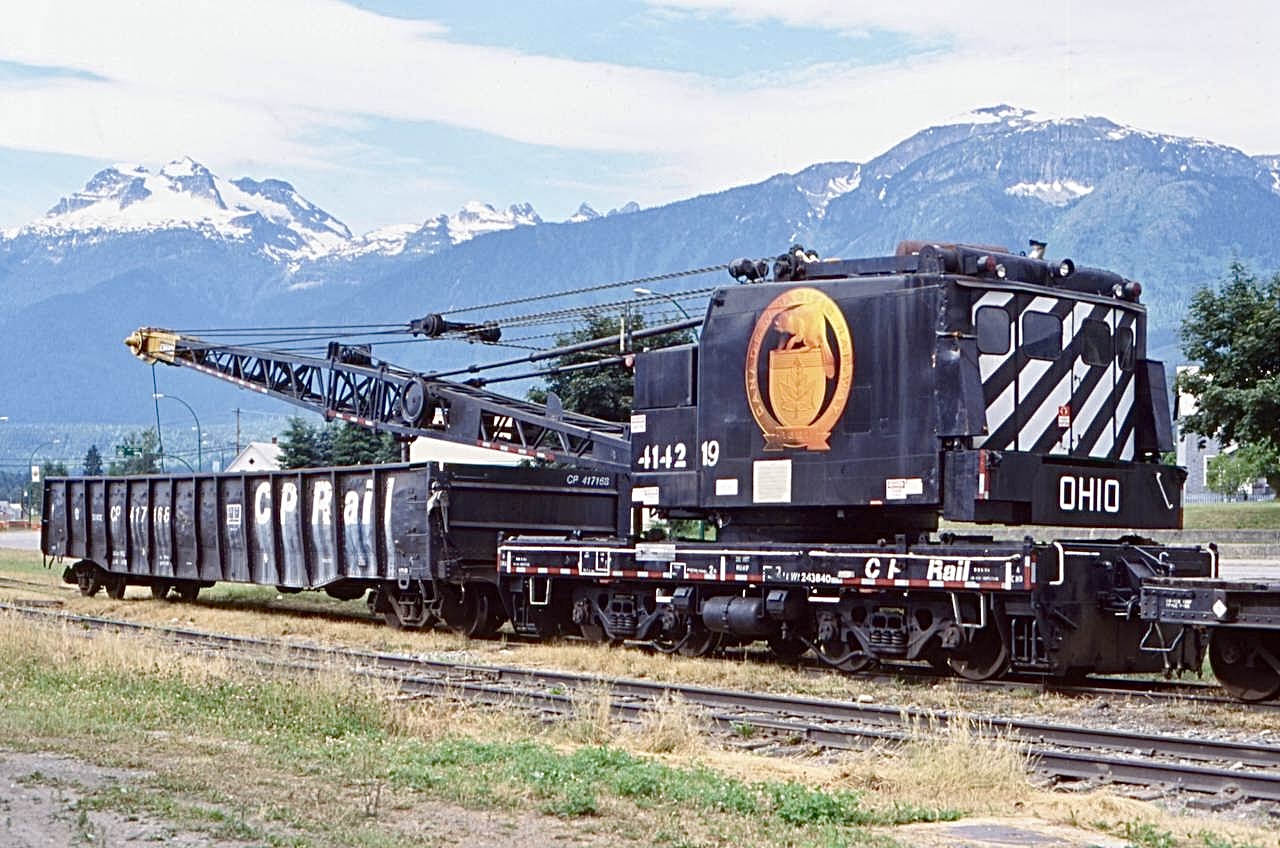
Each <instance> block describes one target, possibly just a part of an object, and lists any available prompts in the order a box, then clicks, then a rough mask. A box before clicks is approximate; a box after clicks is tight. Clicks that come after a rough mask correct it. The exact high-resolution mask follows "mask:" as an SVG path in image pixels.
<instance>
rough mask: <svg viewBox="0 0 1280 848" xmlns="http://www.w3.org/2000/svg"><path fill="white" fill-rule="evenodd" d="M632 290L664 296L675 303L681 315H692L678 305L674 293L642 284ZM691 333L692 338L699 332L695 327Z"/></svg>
mask: <svg viewBox="0 0 1280 848" xmlns="http://www.w3.org/2000/svg"><path fill="white" fill-rule="evenodd" d="M632 291H633V292H635V293H636V294H642V295H647V296H650V297H665V298H666V299H667V300H669V301H671V303H672V304H674V305H675V308H676V309H679V310H680V314H681V315H683V316H684V317H686V318H692V317H693V316H692V315H690V314H689V310H687V309H685V308H684V307H683V306H681V305H680V301H678V300H676V298H675V295H672V294H669V293H667V292H660V291H654V290H653V289H647V288H645V287H644V286H636V287H635V288H633V289H632ZM693 335H694V338H699V337H700V334H699V333H698V329H697V328H696V327H695V328H694V330H693Z"/></svg>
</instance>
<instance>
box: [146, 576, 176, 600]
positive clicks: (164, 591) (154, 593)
mask: <svg viewBox="0 0 1280 848" xmlns="http://www.w3.org/2000/svg"><path fill="white" fill-rule="evenodd" d="M172 588H173V584H171V583H170V582H169V581H167V580H161V581H158V582H156V583H152V584H151V597H153V598H155V599H156V600H157V601H163V600H165V599H167V598H168V597H169V590H170V589H172Z"/></svg>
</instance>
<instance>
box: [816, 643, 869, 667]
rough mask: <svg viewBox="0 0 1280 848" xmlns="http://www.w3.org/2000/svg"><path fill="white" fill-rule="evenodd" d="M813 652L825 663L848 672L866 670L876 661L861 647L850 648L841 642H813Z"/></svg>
mask: <svg viewBox="0 0 1280 848" xmlns="http://www.w3.org/2000/svg"><path fill="white" fill-rule="evenodd" d="M814 653H815V654H816V655H817V657H818V659H820V660H822V661H823V662H824V663H826V664H827V665H829V666H831V667H832V668H835V669H839V670H840V671H843V672H846V673H848V674H856V673H858V672H859V671H866V670H867V669H868V668H870V667H871V666H873V665H874V664H875V661H876V658H875V657H873V656H871V654H868V653H867V652H866V651H864V650H862V649H861V648H853V649H850V648H849V646H848V645H845V644H844V643H843V642H815V643H814Z"/></svg>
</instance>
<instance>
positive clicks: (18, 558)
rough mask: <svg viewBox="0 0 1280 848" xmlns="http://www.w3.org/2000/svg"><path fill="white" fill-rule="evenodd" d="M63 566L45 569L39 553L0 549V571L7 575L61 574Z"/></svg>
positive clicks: (55, 564)
mask: <svg viewBox="0 0 1280 848" xmlns="http://www.w3.org/2000/svg"><path fill="white" fill-rule="evenodd" d="M0 538H2V537H0ZM65 564H69V563H65ZM63 565H64V564H58V563H54V564H53V566H52V567H51V568H45V567H44V564H43V563H42V562H41V556H40V553H39V551H14V550H7V549H0V571H4V572H5V573H6V574H49V573H50V572H52V573H54V574H61V573H62V569H63Z"/></svg>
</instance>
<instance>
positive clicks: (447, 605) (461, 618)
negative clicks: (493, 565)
mask: <svg viewBox="0 0 1280 848" xmlns="http://www.w3.org/2000/svg"><path fill="white" fill-rule="evenodd" d="M440 617H441V618H443V619H444V623H445V624H447V625H449V627H450V628H452V629H453V630H454V631H455V632H458V633H461V634H462V635H463V636H470V637H472V638H477V639H482V638H485V637H487V636H492V635H493V634H494V633H497V632H498V628H500V627H501V626H502V622H503V621H505V620H506V617H507V614H506V611H505V610H503V608H502V599H501V598H499V597H498V594H497V592H495V591H492V589H491V587H489V586H486V585H480V584H472V585H469V586H463V587H457V586H447V587H445V588H444V590H443V591H442V592H441V598H440Z"/></svg>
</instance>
